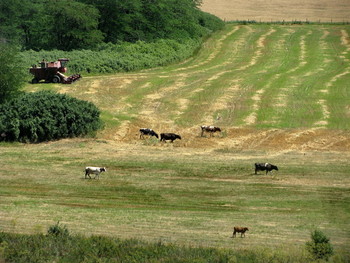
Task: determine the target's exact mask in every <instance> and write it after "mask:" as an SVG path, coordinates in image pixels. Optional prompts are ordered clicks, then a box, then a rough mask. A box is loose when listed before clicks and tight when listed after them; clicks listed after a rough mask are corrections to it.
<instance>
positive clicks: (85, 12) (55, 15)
mask: <svg viewBox="0 0 350 263" xmlns="http://www.w3.org/2000/svg"><path fill="white" fill-rule="evenodd" d="M46 5H47V9H46V10H47V17H48V19H47V22H46V25H47V32H48V34H49V36H50V39H51V41H50V42H49V47H50V48H51V49H54V48H57V49H61V50H73V49H84V48H85V49H88V48H93V47H95V46H96V45H97V44H100V43H102V41H103V38H104V36H103V33H102V32H101V31H100V30H98V21H99V17H100V14H99V11H98V10H97V9H96V8H95V7H93V6H92V5H87V4H84V3H80V2H75V1H69V0H60V1H49V2H48V3H47V4H46Z"/></svg>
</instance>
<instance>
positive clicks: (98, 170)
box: [85, 166, 107, 179]
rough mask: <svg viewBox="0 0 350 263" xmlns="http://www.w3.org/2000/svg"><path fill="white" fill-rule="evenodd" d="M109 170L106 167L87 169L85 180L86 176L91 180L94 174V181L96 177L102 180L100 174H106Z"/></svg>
mask: <svg viewBox="0 0 350 263" xmlns="http://www.w3.org/2000/svg"><path fill="white" fill-rule="evenodd" d="M106 171H107V169H106V168H105V167H101V168H100V167H91V166H90V167H85V179H86V176H89V178H90V179H91V176H90V174H94V175H95V177H94V179H96V177H97V178H98V179H100V173H102V172H106Z"/></svg>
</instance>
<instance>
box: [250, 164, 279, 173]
mask: <svg viewBox="0 0 350 263" xmlns="http://www.w3.org/2000/svg"><path fill="white" fill-rule="evenodd" d="M272 170H276V171H278V167H277V166H276V165H273V164H270V163H255V174H257V172H258V171H266V174H267V173H268V172H271V171H272Z"/></svg>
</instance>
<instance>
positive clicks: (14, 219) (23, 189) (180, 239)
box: [0, 24, 350, 254]
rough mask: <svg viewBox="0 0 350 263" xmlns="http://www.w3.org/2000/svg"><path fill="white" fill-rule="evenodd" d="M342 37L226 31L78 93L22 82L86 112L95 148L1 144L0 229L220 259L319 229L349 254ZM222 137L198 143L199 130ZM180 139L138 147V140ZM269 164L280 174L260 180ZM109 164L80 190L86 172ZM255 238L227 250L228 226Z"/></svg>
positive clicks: (347, 69)
mask: <svg viewBox="0 0 350 263" xmlns="http://www.w3.org/2000/svg"><path fill="white" fill-rule="evenodd" d="M349 34H350V27H349V26H344V25H285V26H281V25H237V24H228V25H227V26H226V27H225V29H224V30H222V31H221V32H217V33H215V34H213V35H212V37H211V38H209V39H208V40H207V41H206V42H205V43H204V45H203V48H202V49H201V50H200V51H199V52H198V54H196V55H195V56H194V57H192V58H190V59H188V60H186V61H184V62H182V63H179V64H174V65H169V66H167V67H161V68H156V69H150V70H144V71H141V72H133V73H120V74H114V75H104V76H85V77H83V79H82V80H81V81H79V82H76V83H74V84H72V85H53V84H52V85H51V84H50V85H45V84H37V85H28V86H27V87H26V89H27V91H36V90H41V89H52V90H56V91H58V92H62V93H67V94H69V95H71V96H74V97H77V98H80V99H84V100H88V101H92V102H93V103H95V104H96V105H97V106H98V107H99V108H100V109H101V110H102V118H103V120H104V121H105V129H104V130H102V131H100V132H99V133H98V134H97V137H96V138H81V139H67V140H60V141H56V142H49V143H42V144H31V145H23V144H1V145H0V147H1V153H0V156H1V158H0V180H1V185H0V195H1V198H0V230H2V231H10V232H20V233H37V232H40V233H44V232H45V230H46V229H47V227H48V226H50V225H53V224H55V223H56V222H57V221H58V220H60V222H61V223H62V224H65V225H67V226H68V228H69V229H70V230H71V232H73V233H79V234H86V235H91V234H103V235H112V236H116V237H121V238H139V239H142V240H148V241H158V240H162V242H173V243H177V244H187V245H188V244H189V245H192V246H200V245H204V246H214V247H225V248H237V249H238V248H241V249H256V248H258V247H261V246H266V247H269V248H281V249H284V250H288V249H291V250H293V249H295V247H296V249H299V248H300V247H302V246H303V245H304V243H305V242H306V241H308V240H309V235H310V231H312V230H313V229H315V228H319V229H321V230H323V231H325V233H326V234H327V235H328V236H329V237H330V238H331V242H332V243H333V244H334V245H335V248H336V251H337V252H338V253H340V252H341V253H343V254H344V253H348V252H346V251H349V249H348V248H349V246H348V244H350V224H349V222H350V210H349V203H350V194H349V193H350V191H349V189H350V176H349V170H350V169H349V168H350V167H349V157H350V150H349V149H350V132H349V129H350V126H349V125H350V122H349V116H350V105H349V101H350V100H349V98H350V94H349V89H348V83H349V81H350V79H349V78H350V65H349V59H350V40H349ZM202 124H208V125H217V126H220V127H221V128H222V129H223V132H222V133H221V134H215V136H214V137H209V136H208V135H206V136H204V137H201V136H200V128H199V126H200V125H202ZM141 127H150V128H153V129H155V130H156V131H157V132H158V133H160V132H177V133H179V134H181V135H182V140H178V141H175V142H174V143H160V142H159V141H158V140H155V139H154V138H150V139H145V140H140V139H139V133H138V129H139V128H141ZM255 162H271V163H273V164H276V165H277V166H278V167H279V168H280V169H279V171H278V172H277V173H275V174H274V175H264V174H263V173H260V174H259V175H255V174H254V170H253V164H254V163H255ZM87 165H89V166H90V165H91V166H106V167H107V173H106V174H103V175H102V176H101V179H100V180H85V179H84V172H83V169H84V167H85V166H87ZM234 225H245V226H248V227H249V228H250V229H251V230H250V231H249V233H247V237H246V238H245V239H240V238H239V239H231V238H230V236H231V234H232V232H231V231H232V227H233V226H234Z"/></svg>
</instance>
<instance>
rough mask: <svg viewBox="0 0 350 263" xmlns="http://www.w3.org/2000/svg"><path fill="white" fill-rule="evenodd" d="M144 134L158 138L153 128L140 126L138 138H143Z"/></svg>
mask: <svg viewBox="0 0 350 263" xmlns="http://www.w3.org/2000/svg"><path fill="white" fill-rule="evenodd" d="M144 135H149V136H151V137H152V136H155V137H157V139H158V138H159V137H158V134H157V133H156V132H155V131H154V130H152V129H149V128H141V129H140V139H141V138H142V139H144Z"/></svg>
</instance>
